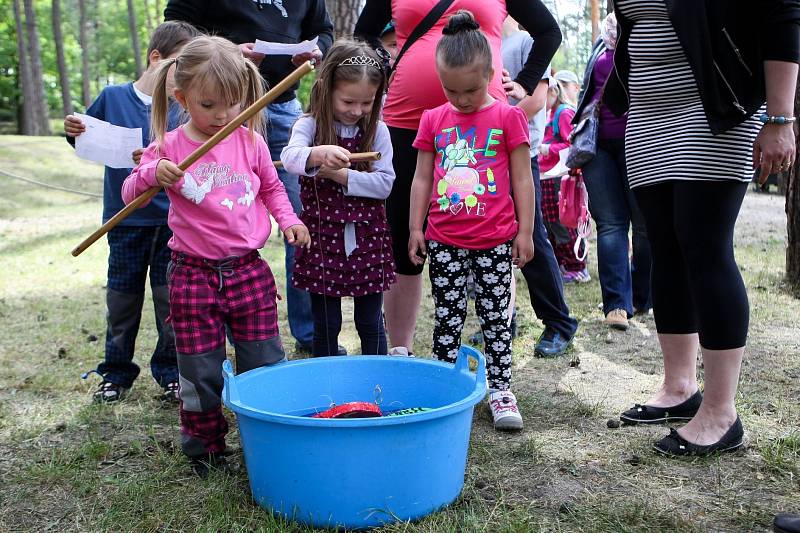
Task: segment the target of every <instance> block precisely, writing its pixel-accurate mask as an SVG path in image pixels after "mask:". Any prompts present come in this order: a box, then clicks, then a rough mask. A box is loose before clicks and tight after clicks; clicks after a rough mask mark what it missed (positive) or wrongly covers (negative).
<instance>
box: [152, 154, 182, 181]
mask: <svg viewBox="0 0 800 533" xmlns="http://www.w3.org/2000/svg"><path fill="white" fill-rule="evenodd" d="M182 177H183V170H181V169H180V168H178V165H176V164H175V163H173V162H172V161H170V160H169V159H162V160H161V161H159V162H158V165H157V166H156V181H157V182H158V184H159V185H161V186H162V187H164V188H168V187H172V186H173V185H175V184H176V183H178V181H180V179H181V178H182Z"/></svg>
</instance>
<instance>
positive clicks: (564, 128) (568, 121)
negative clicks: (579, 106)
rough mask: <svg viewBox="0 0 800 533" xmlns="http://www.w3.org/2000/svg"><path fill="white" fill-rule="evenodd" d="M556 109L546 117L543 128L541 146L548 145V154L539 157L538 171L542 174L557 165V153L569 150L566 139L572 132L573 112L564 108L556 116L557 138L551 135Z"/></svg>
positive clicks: (568, 108)
mask: <svg viewBox="0 0 800 533" xmlns="http://www.w3.org/2000/svg"><path fill="white" fill-rule="evenodd" d="M556 109H558V106H556V107H553V109H551V110H550V113H548V115H547V126H545V128H544V138H543V139H542V144H549V145H550V153H549V154H547V155H546V156H543V155H540V156H539V171H540V172H542V174H544V173H545V172H547V171H548V170H550V169H551V168H553V167H554V166H556V164H557V163H558V153H559V152H560V151H561V150H563V149H565V148H569V145H570V142H569V141H567V140H566V139H568V138H569V134H570V132H571V131H572V117H574V116H575V110H574V109H572V108H571V107H565V108H564V109H563V110H562V111H561V113H559V115H558V136H556V135H553V113H555V110H556Z"/></svg>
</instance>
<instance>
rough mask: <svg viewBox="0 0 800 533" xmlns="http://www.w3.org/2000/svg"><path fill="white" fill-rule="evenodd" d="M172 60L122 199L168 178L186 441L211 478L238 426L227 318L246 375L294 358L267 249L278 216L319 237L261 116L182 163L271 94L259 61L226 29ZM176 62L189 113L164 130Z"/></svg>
mask: <svg viewBox="0 0 800 533" xmlns="http://www.w3.org/2000/svg"><path fill="white" fill-rule="evenodd" d="M164 63H165V65H164V66H163V67H162V68H161V70H160V71H159V73H158V78H157V84H158V85H157V89H156V91H155V92H154V97H153V110H152V126H151V132H153V137H154V139H155V140H154V142H153V143H152V144H151V145H150V146H149V147H148V148H147V150H146V151H145V152H144V154H142V159H141V162H140V164H139V166H138V167H136V168H135V169H134V170H133V173H132V174H131V175H130V176H129V177H128V178H127V179H126V180H125V183H124V184H123V186H122V198H123V200H124V201H125V202H126V203H129V202H131V201H132V200H133V199H134V198H135V197H136V196H138V195H139V194H142V193H143V192H145V191H146V190H148V189H150V188H151V187H158V186H161V187H164V188H165V189H166V191H167V196H168V197H169V199H170V209H169V215H168V224H169V226H170V228H171V229H172V231H173V237H172V239H171V240H170V241H169V247H170V248H171V250H172V262H171V264H170V267H169V269H168V271H167V278H168V280H167V282H168V285H169V303H170V320H171V321H172V325H173V328H174V329H175V340H176V347H177V351H178V368H179V370H180V396H181V407H180V422H181V436H182V448H183V452H184V453H185V454H186V455H187V456H188V457H189V458H190V460H191V461H192V466H193V467H194V469H195V471H196V472H197V473H198V474H199V475H201V476H204V475H205V474H206V473H207V472H208V468H209V467H220V466H225V458H224V451H225V435H226V433H227V430H228V424H227V422H226V421H225V417H224V416H223V414H222V410H221V402H220V396H221V393H222V371H221V365H222V362H223V361H224V360H225V328H226V326H227V328H228V329H229V330H230V333H231V336H232V337H233V342H234V347H235V350H236V368H237V371H238V372H244V371H246V370H250V369H253V368H256V367H259V366H263V365H270V364H274V363H277V362H279V361H282V360H284V351H283V347H282V346H281V341H280V336H279V335H278V315H277V304H276V295H277V290H276V287H275V279H274V277H273V275H272V272H271V271H270V269H269V266H268V265H267V263H266V262H265V261H264V260H263V259H261V258H260V256H259V254H258V249H259V248H261V247H263V246H264V244H265V242H266V240H267V237H268V236H269V234H270V230H271V226H270V218H269V215H270V214H271V215H272V216H273V217H274V218H275V220H277V222H278V225H279V226H280V228H281V230H282V231H283V233H284V235H285V236H286V238H287V239H288V241H289V242H290V243H293V244H295V245H297V246H302V247H307V246H308V245H309V244H310V238H309V234H308V230H307V229H306V227H305V226H304V225H303V224H302V222H300V220H299V219H298V218H297V216H296V215H295V214H294V211H293V210H292V206H291V204H290V203H289V198H288V196H287V195H286V191H285V190H284V188H283V185H282V184H281V182H280V181H279V180H278V175H277V173H276V171H275V167H274V166H273V164H272V158H271V157H270V153H269V150H268V149H267V144H266V142H265V141H264V139H263V137H262V136H261V135H259V134H257V132H259V131H260V130H261V127H262V125H263V118H262V116H261V115H260V114H258V115H256V117H254V118H253V119H251V121H250V123H249V129H248V128H244V127H241V128H239V129H237V130H236V131H234V132H233V133H231V134H230V135H229V136H228V137H227V138H225V139H224V140H223V141H221V142H220V143H219V144H217V145H216V146H215V147H214V148H213V149H212V150H210V151H209V152H208V153H207V154H206V155H204V156H203V157H202V158H200V160H198V161H197V162H196V163H195V164H193V165H192V166H191V167H189V168H188V169H187V170H186V171H185V172H184V171H181V170H180V169H179V168H178V166H177V165H178V163H179V162H180V161H182V160H183V159H184V158H186V157H187V156H188V155H189V154H191V153H192V152H193V151H194V150H195V149H197V148H198V147H199V146H200V145H202V144H203V143H204V142H205V141H207V140H208V139H210V138H211V137H212V136H213V135H214V134H215V133H217V132H218V131H219V130H221V129H222V128H223V127H225V125H227V124H228V123H230V122H231V121H232V120H233V119H234V118H235V117H236V116H237V115H238V114H239V113H240V112H241V111H242V109H243V108H244V107H246V106H249V105H250V104H252V103H253V102H254V101H255V100H257V99H258V98H259V97H260V96H261V95H262V93H263V87H262V83H261V76H260V74H259V72H258V69H257V68H256V67H255V65H253V64H252V63H251V62H250V61H249V60H247V59H245V58H244V57H242V54H241V52H240V51H239V48H238V47H237V46H236V45H234V44H233V43H231V42H229V41H227V40H225V39H222V38H219V37H198V38H196V39H194V40H193V41H191V42H190V43H189V44H187V45H186V47H185V48H184V49H183V51H182V52H181V54H180V55H178V56H177V57H176V58H174V59H172V60H168V61H165V62H164ZM170 68H174V69H175V99H176V100H177V101H178V103H180V105H181V106H182V107H183V108H184V109H185V110H186V111H187V112H188V114H189V117H190V119H189V121H188V122H187V123H186V124H185V125H183V126H182V127H179V128H177V129H175V130H173V131H171V132H169V133H165V129H166V118H167V98H166V91H165V84H166V80H167V72H168V70H169V69H170Z"/></svg>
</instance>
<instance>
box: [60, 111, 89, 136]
mask: <svg viewBox="0 0 800 533" xmlns="http://www.w3.org/2000/svg"><path fill="white" fill-rule="evenodd" d="M84 131H86V126H84V125H83V121H82V120H81V119H79V118H78V117H76V116H75V115H67V116H66V117H64V133H66V134H67V137H77V136H78V135H80V134H81V133H83V132H84Z"/></svg>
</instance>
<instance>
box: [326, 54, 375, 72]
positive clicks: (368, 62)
mask: <svg viewBox="0 0 800 533" xmlns="http://www.w3.org/2000/svg"><path fill="white" fill-rule="evenodd" d="M336 66H337V67H375V68H376V69H378V70H382V69H381V65H380V63H378V62H377V61H375V60H374V59H372V58H371V57H369V56H351V57H348V58H347V59H344V60H343V61H342V62H341V63H339V64H338V65H336Z"/></svg>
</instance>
